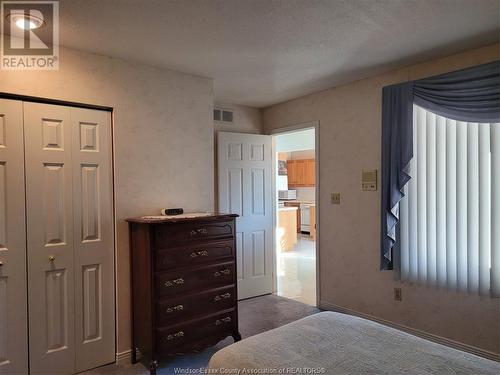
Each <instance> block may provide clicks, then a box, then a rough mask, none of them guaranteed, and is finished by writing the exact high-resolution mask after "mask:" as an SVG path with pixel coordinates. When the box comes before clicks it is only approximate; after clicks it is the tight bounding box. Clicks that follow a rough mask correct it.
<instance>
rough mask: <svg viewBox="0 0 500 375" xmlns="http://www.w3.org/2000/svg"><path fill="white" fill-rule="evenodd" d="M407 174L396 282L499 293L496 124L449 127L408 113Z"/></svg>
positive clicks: (499, 137) (499, 139) (499, 126)
mask: <svg viewBox="0 0 500 375" xmlns="http://www.w3.org/2000/svg"><path fill="white" fill-rule="evenodd" d="M408 173H409V174H410V176H411V180H410V181H409V183H408V184H407V185H406V186H405V190H404V192H405V195H406V196H405V197H404V198H403V199H402V200H401V202H400V205H399V210H400V212H399V217H400V227H399V230H400V238H401V252H400V253H401V259H400V261H401V265H400V266H401V278H402V280H407V281H411V282H417V283H424V284H429V285H436V286H439V287H443V288H448V289H457V290H460V291H468V292H471V293H479V294H482V295H488V294H490V291H491V289H492V288H493V289H495V290H500V280H497V279H498V276H496V275H499V271H500V123H495V124H490V123H472V122H469V123H467V122H460V121H455V120H451V119H447V118H444V117H441V116H438V115H435V114H434V113H432V112H429V111H426V110H425V109H423V108H421V107H418V106H416V105H414V111H413V159H412V161H411V162H410V166H409V171H408ZM492 268H495V272H491V269H492Z"/></svg>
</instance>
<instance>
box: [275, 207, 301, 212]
mask: <svg viewBox="0 0 500 375" xmlns="http://www.w3.org/2000/svg"><path fill="white" fill-rule="evenodd" d="M298 209H299V208H298V207H279V208H278V211H296V210H298Z"/></svg>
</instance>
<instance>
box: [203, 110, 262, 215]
mask: <svg viewBox="0 0 500 375" xmlns="http://www.w3.org/2000/svg"><path fill="white" fill-rule="evenodd" d="M214 106H215V107H217V108H222V109H227V110H230V111H233V122H232V123H229V124H228V123H224V122H222V121H214V128H215V135H214V147H217V132H220V131H223V132H233V133H255V134H262V132H263V130H264V124H263V122H262V111H261V110H260V109H258V108H254V107H248V106H245V105H238V104H229V103H215V104H214ZM212 118H213V116H212ZM214 164H215V176H216V178H215V180H214V202H215V207H218V203H219V202H218V193H217V189H218V186H217V184H218V180H217V173H218V171H217V153H216V152H215V153H214Z"/></svg>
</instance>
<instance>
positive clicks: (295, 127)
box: [269, 120, 321, 307]
mask: <svg viewBox="0 0 500 375" xmlns="http://www.w3.org/2000/svg"><path fill="white" fill-rule="evenodd" d="M319 124H320V122H319V120H315V121H307V122H301V123H297V124H292V125H287V126H283V127H280V128H276V129H272V130H271V131H270V133H269V135H270V136H271V137H272V152H273V160H272V163H273V177H274V178H273V179H272V192H273V194H274V196H275V197H276V198H277V194H278V192H277V190H276V178H275V177H276V174H277V173H278V171H277V170H276V162H277V160H276V136H277V135H282V134H287V133H295V132H298V131H302V130H307V129H314V158H315V164H316V165H315V169H316V176H315V179H316V181H315V194H314V195H315V204H316V212H315V218H316V243H315V245H316V307H318V306H319V302H320V301H321V295H320V293H321V278H320V266H319V265H320V251H319V250H320V246H319V244H320V234H321V233H320V221H319V217H320V216H319V212H320V209H321V208H320V194H319V192H320V175H319V163H320V157H319V155H320V152H319ZM277 209H278V207H277V199H273V245H274V251H273V293H276V292H277V289H278V278H277V276H276V228H277V221H278V220H277V212H278V211H277Z"/></svg>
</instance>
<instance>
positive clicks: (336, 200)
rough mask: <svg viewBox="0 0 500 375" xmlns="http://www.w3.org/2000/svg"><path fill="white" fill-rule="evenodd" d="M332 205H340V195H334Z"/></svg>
mask: <svg viewBox="0 0 500 375" xmlns="http://www.w3.org/2000/svg"><path fill="white" fill-rule="evenodd" d="M332 204H340V193H332Z"/></svg>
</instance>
